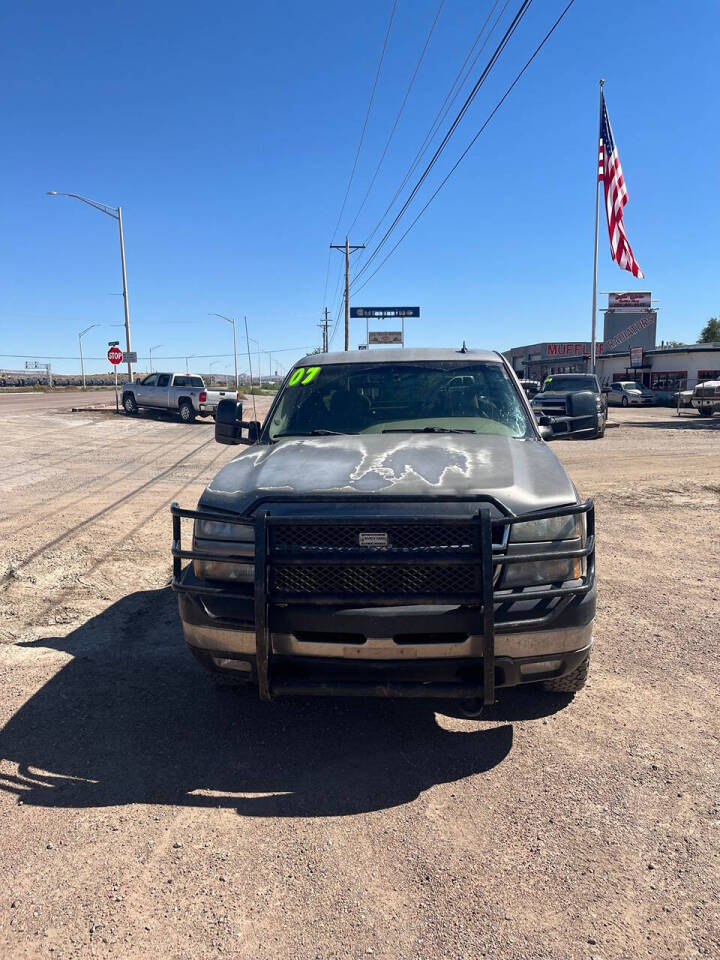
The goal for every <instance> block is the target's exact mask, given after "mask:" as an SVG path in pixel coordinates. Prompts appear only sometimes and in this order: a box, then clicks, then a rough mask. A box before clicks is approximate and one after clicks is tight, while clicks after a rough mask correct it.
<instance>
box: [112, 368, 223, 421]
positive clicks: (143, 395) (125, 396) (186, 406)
mask: <svg viewBox="0 0 720 960" xmlns="http://www.w3.org/2000/svg"><path fill="white" fill-rule="evenodd" d="M228 398H231V399H232V400H233V401H236V400H237V393H236V391H235V390H208V389H207V388H206V386H205V382H204V380H203V378H202V377H199V376H198V375H197V374H195V373H151V374H149V375H148V376H147V377H144V378H143V379H142V380H136V381H135V383H126V384H124V386H123V392H122V405H123V409H124V410H125V413H127V414H130V415H132V414H135V413H137V412H138V410H139V409H140V408H141V407H147V408H148V409H151V410H173V411H175V412H176V413H178V414H179V415H180V419H181V420H182V421H184V422H185V423H191V422H192V421H193V420H194V419H195V417H210V416H215V411H216V410H217V406H218V404H219V403H220V401H221V400H225V399H228Z"/></svg>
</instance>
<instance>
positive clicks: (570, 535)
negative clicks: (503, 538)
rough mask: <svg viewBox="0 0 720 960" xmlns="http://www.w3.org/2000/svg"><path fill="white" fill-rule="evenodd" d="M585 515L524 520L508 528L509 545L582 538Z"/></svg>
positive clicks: (574, 514)
mask: <svg viewBox="0 0 720 960" xmlns="http://www.w3.org/2000/svg"><path fill="white" fill-rule="evenodd" d="M584 517H585V514H582V515H581V514H577V513H570V514H568V515H567V516H566V517H548V518H547V519H546V520H526V521H524V522H520V523H513V525H512V526H511V527H510V542H511V543H541V542H544V541H546V540H574V539H575V538H576V537H583V538H584V526H585V524H584V523H583V520H584Z"/></svg>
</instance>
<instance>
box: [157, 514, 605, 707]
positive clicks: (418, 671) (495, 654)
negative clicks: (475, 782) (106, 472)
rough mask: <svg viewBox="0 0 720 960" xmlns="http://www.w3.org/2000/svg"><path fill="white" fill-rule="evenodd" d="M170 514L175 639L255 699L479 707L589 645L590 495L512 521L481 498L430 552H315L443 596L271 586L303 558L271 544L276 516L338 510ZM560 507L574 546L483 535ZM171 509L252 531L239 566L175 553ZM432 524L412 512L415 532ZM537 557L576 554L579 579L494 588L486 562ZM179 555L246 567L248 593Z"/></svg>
mask: <svg viewBox="0 0 720 960" xmlns="http://www.w3.org/2000/svg"><path fill="white" fill-rule="evenodd" d="M172 514H173V555H174V558H175V559H174V576H173V588H174V589H175V590H176V592H177V593H178V594H179V603H180V615H181V619H182V622H183V630H184V633H185V639H186V641H187V643H188V644H189V646H190V647H191V648H192V649H193V651H194V652H195V653H196V655H198V657H199V659H201V661H202V662H203V663H204V664H205V665H206V666H207V667H208V668H209V669H212V670H223V671H232V672H233V673H234V674H235V675H236V676H238V675H244V676H245V678H247V679H250V680H254V681H255V682H256V683H257V685H258V688H259V692H260V695H261V697H263V698H264V699H272V698H273V697H275V696H281V695H289V694H302V695H307V694H318V695H329V694H333V695H341V696H373V695H374V696H423V697H460V698H469V697H472V698H480V699H481V700H482V701H483V702H484V703H486V704H490V703H493V702H494V699H495V689H496V687H506V686H514V685H516V684H519V683H529V682H534V681H540V680H546V679H551V678H556V677H562V676H564V675H565V674H566V673H569V672H571V671H572V670H574V669H575V667H576V666H577V665H578V663H580V662H581V661H582V660H583V659H584V658H585V657H586V656H587V655H588V652H589V649H590V645H591V643H592V628H593V622H594V617H595V602H596V592H595V563H594V546H595V539H594V513H593V506H592V502H591V501H587V502H586V503H584V504H573V505H570V506H567V507H560V508H554V509H552V510H546V511H542V512H538V513H535V514H532V515H531V516H527V515H525V516H523V517H522V518H520V517H511V516H503V515H501V516H499V517H498V516H497V515H495V516H493V515H492V514H491V511H490V509H489V505H488V504H482V503H481V504H480V505H479V510H478V513H477V515H476V517H475V518H474V519H475V520H476V521H477V522H476V523H474V525H473V526H474V528H475V533H474V534H473V543H472V544H470V545H467V546H465V547H463V548H462V549H461V548H460V547H458V548H453V549H452V550H450V551H443V555H442V556H439V555H438V553H437V552H436V553H432V552H431V551H430V550H428V549H423V550H417V549H413V550H410V551H408V550H406V551H404V552H401V551H396V552H395V553H393V552H392V550H391V549H387V550H384V551H382V550H381V551H380V552H379V551H378V550H377V549H375V550H370V549H365V550H362V549H358V548H352V549H350V550H349V551H348V550H347V549H343V550H342V551H340V552H339V553H338V556H335V557H334V558H330V557H329V556H327V555H325V556H324V557H323V564H324V565H325V566H326V567H327V569H328V570H329V571H332V569H333V568H335V569H337V568H338V567H347V566H348V563H350V564H351V566H352V568H353V569H355V570H361V569H362V568H363V567H373V566H376V568H377V565H380V568H381V569H384V570H385V572H386V574H387V575H388V576H389V575H390V572H391V571H395V572H397V571H398V570H402V571H404V572H405V573H404V574H403V576H405V574H409V575H411V576H410V579H412V574H414V572H415V570H416V569H420V568H423V569H425V570H426V571H427V569H428V568H429V569H431V570H437V571H438V578H439V579H438V582H444V583H445V584H446V586H445V589H444V592H443V591H442V590H438V591H437V592H436V591H435V590H433V591H432V592H431V593H426V594H420V593H416V594H415V595H414V596H407V595H401V594H400V593H396V594H391V593H389V592H388V593H385V592H383V593H375V594H370V593H362V592H359V593H358V594H357V595H352V596H341V595H339V594H338V593H324V592H318V593H314V594H313V595H312V596H310V595H308V596H304V595H302V596H297V595H295V596H292V595H291V594H288V593H287V592H285V593H283V589H285V590H287V587H286V586H285V587H283V584H284V583H286V582H287V581H286V580H284V579H283V575H284V574H285V575H286V574H287V571H288V569H290V570H292V569H295V570H296V571H299V570H301V568H303V567H305V568H307V567H308V565H309V566H311V565H312V563H314V562H315V561H314V560H309V559H308V556H307V553H306V552H305V553H303V552H302V550H298V549H297V548H288V547H287V546H284V547H283V546H282V537H279V538H278V537H277V536H276V535H275V533H274V531H277V533H278V534H282V530H283V528H284V529H285V531H287V529H288V525H289V523H290V524H292V525H293V526H294V527H298V526H299V527H301V528H302V525H303V524H313V525H314V526H317V525H318V524H322V525H327V526H328V527H333V526H335V527H336V528H337V526H338V525H342V524H347V517H346V516H342V515H340V516H338V515H333V514H332V513H330V514H329V515H328V514H323V515H321V516H313V517H307V516H306V517H302V518H300V517H295V518H292V520H290V521H289V520H288V517H287V516H284V517H283V516H277V517H276V516H271V514H270V512H269V511H263V512H261V513H258V514H256V515H255V516H254V517H242V518H237V519H232V520H230V521H228V518H227V517H226V516H223V517H222V518H220V517H219V516H218V515H217V514H212V513H210V512H208V511H189V510H181V509H180V508H179V507H178V506H177V504H173V506H172ZM570 514H584V515H585V517H586V526H587V537H586V542H585V544H584V545H583V546H582V547H574V546H573V547H568V548H567V549H565V548H561V549H560V550H557V549H554V550H553V552H552V553H538V552H534V553H532V552H531V553H528V554H526V553H523V554H520V553H513V554H512V555H511V554H509V553H506V552H505V547H504V546H502V545H503V544H504V545H506V544H507V536H506V535H503V536H500V537H498V536H497V535H496V534H497V533H498V532H502V533H503V534H506V533H507V531H508V530H509V527H510V526H511V525H512V524H513V523H516V522H521V521H527V520H529V519H535V520H542V519H547V518H550V517H558V516H567V515H570ZM182 517H187V518H191V519H196V520H197V519H200V520H206V521H207V520H216V521H217V520H220V521H221V522H226V523H227V522H231V523H237V524H238V525H243V526H246V527H247V526H248V525H251V526H254V528H255V555H254V558H253V560H251V561H249V560H248V558H247V556H245V557H242V558H241V557H237V558H234V559H233V558H232V557H230V558H228V556H227V554H226V553H223V554H221V555H217V556H216V555H215V554H210V553H208V552H207V551H203V552H196V551H193V550H183V548H182V544H181V534H180V524H181V518H182ZM401 522H402V523H408V522H409V521H408V518H407V517H405V518H403V519H402V521H400V520H393V519H388V518H383V521H382V525H383V526H384V527H389V528H390V529H391V530H392V527H393V523H397V524H400V523H401ZM445 522H447V521H443V520H441V519H440V520H439V519H438V518H432V519H431V520H428V519H427V518H423V517H413V518H412V524H413V525H415V526H416V527H417V526H420V527H423V525H426V526H427V527H430V526H433V525H434V526H435V527H438V526H442V524H443V523H445ZM376 526H377V523H376ZM498 544H501V545H498ZM548 557H552V558H553V559H559V558H578V559H582V563H583V564H584V568H583V570H584V572H583V575H582V577H581V578H580V579H579V580H575V581H570V582H567V583H563V584H552V585H547V586H544V587H539V588H518V589H512V590H496V587H495V583H496V582H499V581H498V580H497V578H496V577H495V576H494V572H495V571H496V570H497V568H498V567H500V566H502V565H504V564H507V563H517V562H525V561H528V560H532V561H538V560H542V559H547V558H548ZM183 559H190V560H192V559H201V560H209V559H218V560H222V561H223V562H228V560H230V562H236V563H244V564H248V563H249V562H251V563H253V564H254V573H255V581H254V588H253V591H252V595H251V594H250V593H249V591H248V588H247V587H244V588H243V587H239V586H237V585H235V584H232V583H218V582H217V581H204V580H201V579H198V578H196V577H195V575H194V572H193V566H192V564H189V565H187V566H186V567H185V568H184V569H183V568H182V560H183ZM449 567H450V568H454V569H455V570H456V571H457V574H458V576H457V578H456V577H455V574H454V573H453V575H452V576H451V577H450V578H448V576H447V573H448V568H449ZM443 572H444V575H445V576H444V579H443V577H442V575H441V574H442V573H443ZM460 574H462V577H461V576H460ZM328 579H329V580H333V578H332V577H329V578H328ZM434 581H435V574H433V577H432V578H431V582H434ZM333 582H337V578H335V579H334V580H333ZM372 582H373V583H376V582H377V578H375V579H373V580H372ZM456 583H460V584H461V585H462V586H457V585H456ZM321 589H322V590H324V589H325V587H324V586H323V587H321ZM328 589H329V588H328ZM450 590H454V591H456V592H454V593H450V592H449V591H450Z"/></svg>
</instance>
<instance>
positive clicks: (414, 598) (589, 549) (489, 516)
mask: <svg viewBox="0 0 720 960" xmlns="http://www.w3.org/2000/svg"><path fill="white" fill-rule="evenodd" d="M292 499H293V503H303V504H309V503H311V504H313V505H316V504H317V505H318V506H319V505H321V504H322V503H323V502H328V503H334V504H336V505H337V503H338V500H337V499H335V498H327V501H326V499H325V498H321V497H314V498H312V499H310V498H306V499H301V498H292ZM375 499H377V498H375ZM402 499H403V500H405V498H402ZM441 499H442V500H444V501H445V500H448V501H454V502H461V500H462V498H453V497H443V498H441ZM393 500H394V501H398V500H400V498H398V497H395V498H393ZM405 502H407V500H405ZM415 502H417V501H415ZM465 502H467V501H465ZM492 503H493V504H494V506H495V507H496V508H500V504H498V503H497V502H496V501H492ZM271 508H272V504H271V503H267V502H261V503H260V505H259V506H258V509H257V510H256V512H255V513H254V515H253V516H250V517H248V516H243V517H236V516H232V515H228V514H224V513H217V512H214V511H212V510H186V509H183V508H181V507H180V506H179V505H178V504H177V503H173V504H172V505H171V507H170V512H171V514H172V525H173V538H172V539H173V542H172V556H173V579H172V588H173V590H175V591H176V592H178V593H186V594H192V595H195V596H198V597H216V598H222V599H225V600H227V599H239V598H242V599H245V600H247V599H248V594H247V587H246V592H245V593H242V592H241V589H242V588H239V587H238V586H237V585H236V584H234V583H233V582H232V581H229V582H225V581H223V582H220V581H199V582H197V581H194V582H187V580H188V578H187V577H184V576H183V570H182V561H183V560H206V561H217V562H221V563H237V564H247V565H254V568H255V569H254V606H255V637H256V641H255V646H256V669H257V679H258V687H259V692H260V696H261V697H262V698H263V699H265V700H270V699H272V698H273V696H276V695H288V694H302V695H305V694H309V693H314V694H320V695H338V696H353V695H355V696H359V695H362V696H386V697H387V696H412V697H417V696H423V697H430V698H433V697H437V698H443V697H453V698H461V699H471V698H477V699H480V700H482V702H483V704H484V705H490V704H492V703H494V702H495V611H496V608H498V609H502V610H503V611H504V612H505V613H507V612H508V611H511V610H512V607H513V605H514V604H516V603H517V602H519V601H520V602H523V603H527V601H535V602H536V605H537V615H533V616H531V617H524V618H518V619H515V620H509V619H504V618H503V620H502V631H503V633H513V632H520V631H525V630H537V629H543V628H545V627H548V626H550V625H551V624H552V621H553V620H555V619H556V618H557V617H558V616H559V615H560V613H561V612H562V611H563V610H564V609H565V608H566V607H567V606H568V604H570V603H571V602H572V601H573V600H574V599H576V598H581V597H583V596H585V595H586V594H587V593H589V591H590V590H592V588H593V586H594V582H595V514H594V506H593V501H592V500H586V501H584V502H583V503H577V504H571V505H568V506H563V507H553V508H551V509H548V510H541V511H536V512H534V513H529V514H523V515H522V516H500V517H498V516H496V515H495V516H493V513H492V512H491V506H490V502H484V503H480V504H479V506H478V511H477V513H476V514H475V515H474V516H473V517H472V518H470V519H471V521H472V523H473V528H474V536H473V544H472V548H471V550H470V551H464V552H463V553H462V554H459V553H458V552H453V551H452V550H447V551H444V552H443V553H442V555H440V556H438V552H437V551H433V550H431V549H430V550H411V551H406V552H405V554H391V555H388V552H384V551H383V550H382V549H378V548H375V547H359V548H357V549H352V550H347V549H346V550H343V551H342V552H341V554H340V555H328V554H327V553H320V554H317V555H316V556H315V557H314V558H313V559H314V560H315V562H316V563H319V564H321V565H322V566H323V567H325V566H333V565H347V564H348V563H349V562H352V563H354V564H361V565H362V566H370V565H381V566H393V567H396V566H406V567H407V566H415V565H417V564H419V563H422V564H423V565H430V566H439V567H457V566H459V565H463V566H470V567H472V569H473V571H474V591H473V594H472V595H471V596H468V594H467V593H464V594H452V593H449V592H441V593H433V594H422V593H414V592H413V593H411V594H408V593H381V594H378V593H364V592H358V593H353V594H352V595H349V594H338V593H330V592H328V593H313V594H312V595H307V596H302V597H301V598H298V596H297V595H288V594H287V593H283V592H282V591H280V590H278V589H277V588H276V586H275V585H274V577H273V572H274V568H275V567H276V566H278V565H282V566H283V567H288V566H293V565H298V566H303V565H306V564H308V563H309V562H311V561H309V559H308V555H307V553H306V552H302V551H300V550H298V549H297V548H295V549H293V548H284V549H282V550H281V551H276V550H274V549H273V540H272V531H273V529H274V528H275V527H277V526H280V525H284V526H288V525H292V526H297V525H301V524H308V525H314V526H325V525H327V526H333V525H336V526H338V525H347V524H348V523H349V522H350V523H352V522H355V521H358V520H361V521H363V522H364V520H365V518H357V517H352V516H350V517H349V516H348V515H347V514H344V515H338V516H329V515H313V516H306V515H303V516H287V515H273V514H272V512H271ZM583 514H584V515H585V516H586V542H585V544H584V546H581V547H573V548H568V549H565V550H563V549H559V550H552V551H547V552H544V553H532V552H522V553H513V554H510V555H508V554H507V553H505V552H502V551H503V550H504V548H505V546H506V545H507V542H508V539H509V529H508V528H510V527H512V525H514V524H516V523H526V522H528V521H532V520H548V519H554V518H556V517H564V516H572V515H578V516H579V515H583ZM183 518H185V519H189V520H195V521H197V520H206V521H216V522H220V523H227V524H235V525H237V526H238V527H245V528H247V527H251V528H254V531H255V554H254V557H248V556H247V555H245V556H234V555H232V554H228V553H221V552H211V551H208V550H185V549H183V547H182V535H181V521H182V519H183ZM457 519H458V518H457V517H452V518H451V517H448V518H443V517H438V516H434V517H432V518H428V517H427V515H425V516H420V515H414V516H402V517H383V518H382V519H380V518H378V520H377V523H378V525H381V526H382V527H383V528H388V529H392V527H393V526H398V525H408V524H412V525H419V526H425V525H427V526H430V525H432V526H433V527H439V526H443V525H446V524H447V525H450V524H453V523H457ZM494 533H495V534H496V536H495V542H493V534H494ZM498 534H499V535H498ZM500 544H502V546H500ZM574 558H585V560H586V567H585V572H584V573H583V575H582V577H581V578H580V579H579V580H575V581H572V582H567V583H563V584H551V585H550V586H548V587H544V586H543V587H519V588H515V589H509V588H508V589H505V588H500V589H496V587H495V583H496V582H501V581H500V578H499V577H497V576H496V571H497V568H500V569H502V567H503V566H504V565H505V564H514V563H532V562H537V561H543V560H562V559H574ZM555 600H557V601H558V602H557V603H556V604H554V605H553V604H550V605H548V601H555ZM299 602H301V603H302V604H316V605H322V606H327V607H337V608H342V607H343V606H344V607H347V606H348V605H352V606H354V607H373V606H378V607H380V606H381V607H388V606H401V605H408V604H413V603H415V604H424V605H427V604H432V605H440V606H444V605H449V604H452V605H458V606H460V607H461V608H462V609H463V610H464V611H466V612H467V614H468V618H469V630H468V632H469V633H475V634H477V633H478V630H477V627H478V620H479V622H480V623H481V625H482V637H483V656H482V684H472V683H457V684H448V683H422V684H418V683H378V684H372V683H366V682H363V683H352V682H348V681H345V682H335V681H333V682H328V681H325V680H318V681H317V682H310V681H306V680H303V681H293V680H285V679H280V678H278V679H275V678H274V677H273V669H272V666H273V653H272V643H271V623H272V611H273V607H274V606H276V605H278V604H283V605H288V604H292V603H299Z"/></svg>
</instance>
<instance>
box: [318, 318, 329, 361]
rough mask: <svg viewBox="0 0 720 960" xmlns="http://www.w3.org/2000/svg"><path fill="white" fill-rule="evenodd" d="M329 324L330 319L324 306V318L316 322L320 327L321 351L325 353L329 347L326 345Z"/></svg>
mask: <svg viewBox="0 0 720 960" xmlns="http://www.w3.org/2000/svg"><path fill="white" fill-rule="evenodd" d="M329 325H330V321H329V320H328V308H327V307H325V319H324V320H321V321H320V323H319V324H318V326H319V327H322V352H323V353H327V352H328V349H329V347H328V326H329Z"/></svg>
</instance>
